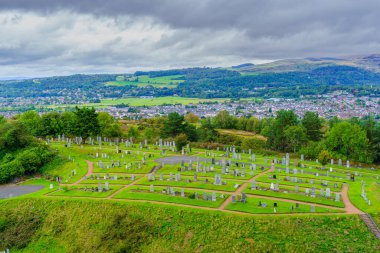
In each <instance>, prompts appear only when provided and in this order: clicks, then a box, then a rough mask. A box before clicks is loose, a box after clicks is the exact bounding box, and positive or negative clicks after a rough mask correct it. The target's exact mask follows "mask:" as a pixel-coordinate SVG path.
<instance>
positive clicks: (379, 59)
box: [239, 54, 380, 73]
mask: <svg viewBox="0 0 380 253" xmlns="http://www.w3.org/2000/svg"><path fill="white" fill-rule="evenodd" d="M327 66H350V67H356V68H360V69H364V70H368V71H372V72H377V73H380V54H371V55H356V56H346V57H339V58H333V57H321V58H305V59H286V60H279V61H274V62H270V63H266V64H259V65H251V66H248V65H247V66H242V67H240V68H239V71H241V72H246V73H282V72H293V71H300V72H309V71H311V70H314V69H317V68H320V67H327Z"/></svg>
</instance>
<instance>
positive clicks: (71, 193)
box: [48, 183, 122, 198]
mask: <svg viewBox="0 0 380 253" xmlns="http://www.w3.org/2000/svg"><path fill="white" fill-rule="evenodd" d="M85 187H86V188H87V189H88V190H87V191H85V190H84V188H85ZM92 187H94V188H95V187H98V185H97V184H94V185H87V184H85V185H75V186H67V187H65V186H64V187H62V189H61V190H56V191H54V192H51V193H49V194H48V195H49V196H63V197H91V198H105V197H108V196H109V195H111V194H112V193H114V192H115V191H117V190H119V189H121V188H122V186H119V185H113V184H111V183H110V184H109V188H110V190H109V191H102V192H97V191H94V192H92V191H91V188H92ZM102 187H103V189H104V184H102Z"/></svg>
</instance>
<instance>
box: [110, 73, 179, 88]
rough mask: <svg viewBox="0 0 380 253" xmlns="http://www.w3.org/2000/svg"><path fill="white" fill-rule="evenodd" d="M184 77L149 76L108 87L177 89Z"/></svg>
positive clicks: (111, 84) (117, 81)
mask: <svg viewBox="0 0 380 253" xmlns="http://www.w3.org/2000/svg"><path fill="white" fill-rule="evenodd" d="M182 77H183V76H182V75H171V76H161V77H149V76H147V75H143V76H138V77H133V78H130V80H124V81H123V80H116V81H112V82H107V83H106V84H105V85H106V86H126V85H136V86H139V87H146V86H153V87H158V88H175V87H177V85H178V84H179V83H182V82H184V80H183V79H181V78H182Z"/></svg>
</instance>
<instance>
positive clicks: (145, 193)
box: [113, 186, 229, 207]
mask: <svg viewBox="0 0 380 253" xmlns="http://www.w3.org/2000/svg"><path fill="white" fill-rule="evenodd" d="M166 189H167V187H160V186H155V187H154V189H153V190H154V192H150V187H147V186H131V187H128V188H126V189H125V190H123V191H121V192H119V193H118V194H116V195H115V196H114V197H113V198H114V199H138V200H151V201H158V202H169V203H177V204H184V205H194V206H205V207H219V206H220V205H221V204H222V203H223V202H224V201H225V200H226V199H227V198H228V196H229V195H227V194H220V193H215V194H216V201H211V200H207V201H206V200H203V193H204V191H201V190H192V189H183V188H178V187H176V188H174V191H178V193H177V194H176V196H173V195H171V194H167V193H163V190H166ZM182 189H183V190H184V193H185V196H184V197H181V195H180V194H181V190H182ZM195 192H197V193H198V199H195V198H194V193H195ZM206 194H208V195H210V194H211V192H206Z"/></svg>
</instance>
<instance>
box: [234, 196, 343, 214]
mask: <svg viewBox="0 0 380 253" xmlns="http://www.w3.org/2000/svg"><path fill="white" fill-rule="evenodd" d="M260 203H261V204H262V203H266V204H267V206H266V207H265V208H264V207H262V206H261V205H259V204H260ZM274 203H277V207H276V213H310V212H311V207H310V205H305V204H300V205H299V207H298V208H296V205H295V203H290V202H284V201H278V200H271V199H264V198H260V197H247V203H245V204H244V203H242V202H236V203H230V204H229V205H228V206H227V207H226V209H227V210H232V211H239V212H245V213H267V214H273V213H274ZM292 207H293V209H292ZM315 212H316V213H334V212H339V210H336V209H330V208H324V207H319V206H316V207H315Z"/></svg>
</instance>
